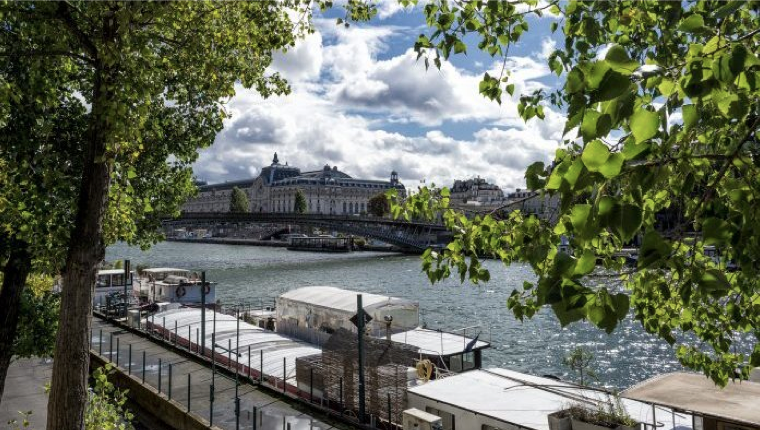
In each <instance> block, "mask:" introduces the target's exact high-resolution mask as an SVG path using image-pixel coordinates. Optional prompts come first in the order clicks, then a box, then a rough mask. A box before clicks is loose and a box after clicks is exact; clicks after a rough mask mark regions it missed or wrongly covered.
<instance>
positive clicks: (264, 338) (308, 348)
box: [148, 308, 322, 385]
mask: <svg viewBox="0 0 760 430" xmlns="http://www.w3.org/2000/svg"><path fill="white" fill-rule="evenodd" d="M164 318H166V326H165V328H166V329H168V330H169V331H172V332H173V331H174V323H175V321H176V322H177V336H178V337H179V338H183V339H187V336H188V329H189V332H190V338H191V341H192V342H193V343H195V342H196V337H195V335H196V329H197V330H198V331H199V332H200V327H201V310H200V309H196V308H180V309H172V310H168V311H164V312H159V313H157V314H155V316H154V317H150V318H149V319H148V321H150V322H154V323H155V324H156V325H157V326H162V325H163V324H164ZM213 326H214V311H212V310H207V311H206V324H205V327H206V348H210V347H211V339H212V330H213ZM236 334H237V320H236V319H235V317H234V316H231V315H225V314H222V313H218V312H217V313H216V337H215V341H216V348H217V353H221V354H226V353H227V352H228V351H229V349H228V346H229V347H231V348H232V357H233V360H234V359H235V355H236V354H237V361H238V363H240V364H242V365H244V366H248V363H250V364H251V369H254V370H260V369H261V367H262V366H261V362H260V360H261V351H263V352H264V363H263V367H264V374H266V375H268V376H274V377H277V378H282V371H283V368H282V363H283V359H285V363H286V370H285V371H286V379H287V380H288V383H290V384H293V385H295V378H296V358H299V357H305V356H308V355H314V354H321V353H322V350H320V349H319V348H316V347H314V346H312V345H310V344H308V343H306V342H302V341H300V340H296V339H292V338H289V337H286V336H283V335H281V334H278V333H275V332H273V331H269V330H265V329H263V328H259V327H256V326H254V325H251V324H248V323H247V322H245V321H243V320H240V338H239V339H240V346H239V347H238V345H237V343H236V340H237V336H236ZM249 348H250V349H249ZM249 350H250V356H249V354H248V351H249Z"/></svg>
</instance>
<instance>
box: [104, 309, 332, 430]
mask: <svg viewBox="0 0 760 430" xmlns="http://www.w3.org/2000/svg"><path fill="white" fill-rule="evenodd" d="M101 330H102V339H101ZM117 345H118V349H117ZM130 345H131V347H132V356H131V360H129V348H130ZM101 348H102V349H101ZM92 349H93V350H94V351H98V352H99V351H101V350H102V352H101V355H102V356H104V357H106V358H109V357H110V359H111V361H112V362H114V363H115V362H117V359H118V364H119V367H120V368H121V369H123V370H124V371H126V372H127V373H129V372H130V370H129V369H130V361H131V374H132V375H135V376H137V377H138V378H140V379H142V378H143V353H144V354H145V373H144V379H145V384H149V385H151V386H153V387H154V388H156V389H158V388H159V381H160V391H161V392H163V393H166V394H167V395H168V393H169V389H170V388H169V372H170V371H169V368H170V367H171V374H172V378H171V398H172V400H175V401H177V402H179V403H181V404H182V405H183V406H185V407H186V405H187V400H188V375H190V384H189V386H190V390H189V391H190V410H191V411H192V412H194V413H196V414H198V415H200V416H202V417H203V418H205V419H207V420H208V419H209V415H210V402H209V394H210V386H211V383H212V379H213V380H214V386H215V396H214V419H213V424H214V425H215V426H219V427H221V428H223V429H231V430H235V428H236V427H235V400H234V399H235V380H234V379H233V378H230V377H227V376H223V375H220V374H219V373H216V376H215V377H214V376H212V371H211V369H210V368H209V367H206V366H204V365H202V364H200V363H197V362H196V361H194V360H191V359H188V358H187V357H186V356H183V355H181V354H178V353H175V352H173V351H172V350H170V349H169V348H167V347H165V346H163V345H160V344H158V343H156V342H154V341H152V340H150V339H147V338H144V337H141V336H138V335H136V334H133V333H131V332H130V331H127V330H123V329H121V328H119V327H115V326H113V325H111V324H109V323H108V322H105V321H103V320H100V319H98V318H93V335H92ZM110 351H113V352H110ZM117 351H118V354H117ZM117 355H118V356H117ZM159 360H160V361H161V378H160V380H159ZM238 396H239V398H240V417H239V422H240V427H239V428H241V429H252V428H253V420H252V411H253V408H254V407H256V408H257V410H258V411H259V417H258V418H259V422H258V423H257V424H258V425H257V427H256V428H257V429H260V430H307V429H314V430H318V429H321V430H328V429H335V428H336V427H333V426H331V425H329V424H325V423H323V422H320V421H318V420H316V419H313V418H312V417H311V416H310V415H308V414H307V413H304V411H300V410H297V409H294V408H293V407H292V406H291V405H289V404H288V403H285V402H284V401H282V400H280V399H279V398H276V397H273V396H272V395H270V394H268V393H267V392H265V391H262V390H259V388H258V387H256V386H253V385H250V384H246V383H243V381H242V380H241V381H240V385H239V386H238Z"/></svg>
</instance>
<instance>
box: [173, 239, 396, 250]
mask: <svg viewBox="0 0 760 430" xmlns="http://www.w3.org/2000/svg"><path fill="white" fill-rule="evenodd" d="M166 241H167V242H189V243H217V244H222V245H247V246H263V247H270V248H287V247H289V246H290V245H289V244H288V243H287V242H281V241H278V240H258V239H234V238H228V237H206V238H197V239H196V238H193V239H190V238H179V237H167V238H166ZM356 251H380V252H408V251H405V250H401V249H399V248H397V247H395V246H392V247H386V246H373V245H365V246H363V247H361V248H358V249H356Z"/></svg>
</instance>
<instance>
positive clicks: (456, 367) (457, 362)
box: [449, 352, 475, 372]
mask: <svg viewBox="0 0 760 430" xmlns="http://www.w3.org/2000/svg"><path fill="white" fill-rule="evenodd" d="M449 363H450V364H449V368H450V369H451V371H452V372H463V371H465V370H469V369H474V368H475V353H474V352H465V353H464V354H457V355H452V356H451V358H449Z"/></svg>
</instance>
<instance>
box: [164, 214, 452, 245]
mask: <svg viewBox="0 0 760 430" xmlns="http://www.w3.org/2000/svg"><path fill="white" fill-rule="evenodd" d="M163 224H164V227H165V228H181V227H185V228H187V227H190V228H209V227H212V228H218V227H220V226H230V225H238V226H239V225H241V224H243V225H244V224H283V225H292V224H295V225H303V226H310V227H318V228H323V229H327V230H330V231H337V232H341V233H344V234H353V235H357V236H364V237H368V238H372V239H377V240H380V241H382V242H385V243H388V244H390V245H395V246H398V247H400V248H403V249H407V250H410V251H412V250H414V251H421V250H425V249H426V248H427V247H429V246H432V245H436V244H439V243H442V242H448V237H449V234H448V232H447V231H446V228H445V227H444V226H443V225H441V224H435V223H426V222H406V221H399V220H392V219H389V218H383V217H375V216H359V215H329V214H297V213H256V212H183V213H182V215H181V216H180V217H179V218H174V219H166V220H164V222H163Z"/></svg>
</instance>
